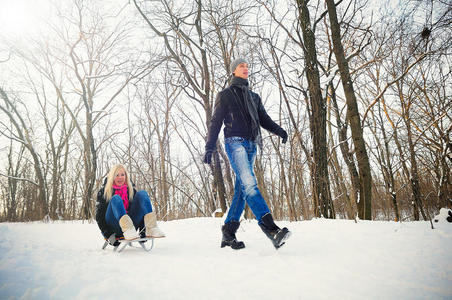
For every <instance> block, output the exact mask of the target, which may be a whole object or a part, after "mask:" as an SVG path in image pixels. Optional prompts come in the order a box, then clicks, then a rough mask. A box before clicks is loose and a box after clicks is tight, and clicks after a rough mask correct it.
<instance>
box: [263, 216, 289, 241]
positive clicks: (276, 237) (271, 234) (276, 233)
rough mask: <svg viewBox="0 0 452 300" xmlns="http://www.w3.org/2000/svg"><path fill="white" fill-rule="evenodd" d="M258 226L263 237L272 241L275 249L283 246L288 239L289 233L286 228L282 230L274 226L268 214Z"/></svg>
mask: <svg viewBox="0 0 452 300" xmlns="http://www.w3.org/2000/svg"><path fill="white" fill-rule="evenodd" d="M259 226H260V227H261V229H262V231H263V232H264V233H265V235H266V236H267V237H268V238H269V239H270V240H271V241H272V243H273V246H275V248H276V249H278V248H279V247H281V246H282V245H284V243H285V242H286V240H287V239H288V238H289V237H290V234H291V233H290V231H289V229H287V228H286V227H284V228H283V229H281V228H279V227H278V226H276V224H275V222H274V221H273V217H272V215H271V214H270V213H267V214H265V215H264V216H263V217H262V219H261V221H260V222H259Z"/></svg>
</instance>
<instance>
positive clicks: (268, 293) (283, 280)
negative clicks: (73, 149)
mask: <svg viewBox="0 0 452 300" xmlns="http://www.w3.org/2000/svg"><path fill="white" fill-rule="evenodd" d="M439 219H440V220H439V222H438V223H434V225H435V229H434V230H432V229H431V228H430V223H428V222H406V223H394V222H376V221H374V222H370V221H359V222H358V223H355V222H354V221H349V220H325V219H316V220H312V221H302V222H292V223H290V222H277V223H278V224H279V225H283V226H287V227H289V229H290V230H291V231H292V233H293V234H292V236H291V238H290V239H289V240H288V241H287V244H286V245H285V246H284V247H282V248H281V249H280V250H275V249H274V248H273V246H272V245H271V243H270V241H269V240H268V239H267V238H266V237H265V236H264V234H263V233H262V232H261V231H260V228H259V227H258V226H257V224H256V222H255V221H243V222H242V225H241V227H240V228H239V231H238V234H237V235H238V237H239V239H240V240H243V241H244V242H245V243H246V248H245V249H242V250H238V251H235V250H232V249H230V248H223V249H221V248H220V239H221V234H220V226H221V224H222V219H216V218H195V219H186V220H177V221H170V222H159V226H160V227H161V229H162V230H164V231H165V233H166V234H167V237H166V238H165V239H159V240H157V241H156V242H155V246H154V249H153V250H152V251H151V252H149V253H147V252H144V251H142V250H141V249H140V248H130V247H127V248H126V249H125V250H124V251H123V252H122V253H115V252H113V251H112V248H111V247H109V248H107V249H106V250H101V246H102V244H103V240H102V239H101V235H100V232H99V230H98V228H97V225H96V224H95V223H91V224H90V223H86V222H85V223H82V222H55V223H40V222H37V223H36V222H35V223H3V224H0V237H1V243H0V299H107V298H110V299H159V300H160V299H379V300H382V299H452V223H448V222H447V221H445V217H444V218H439Z"/></svg>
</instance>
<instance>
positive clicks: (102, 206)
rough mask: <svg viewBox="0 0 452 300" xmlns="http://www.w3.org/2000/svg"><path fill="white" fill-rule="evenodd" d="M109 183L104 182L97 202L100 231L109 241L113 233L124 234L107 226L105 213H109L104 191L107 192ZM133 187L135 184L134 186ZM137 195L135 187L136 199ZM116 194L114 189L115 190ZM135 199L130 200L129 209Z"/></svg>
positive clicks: (98, 193) (97, 219) (97, 218)
mask: <svg viewBox="0 0 452 300" xmlns="http://www.w3.org/2000/svg"><path fill="white" fill-rule="evenodd" d="M106 182H107V179H105V180H104V184H103V186H102V188H101V189H100V190H99V192H97V201H96V222H97V225H98V226H99V229H100V231H101V232H102V235H103V236H104V238H106V239H108V238H109V237H110V235H112V234H113V233H117V234H118V235H122V232H115V230H114V228H113V227H111V226H110V225H108V224H107V221H106V220H105V213H106V212H107V208H108V203H107V201H106V199H105V197H104V191H105V184H106ZM132 186H133V184H132ZM127 193H129V190H128V189H127ZM136 193H137V191H136V189H135V187H134V188H133V197H134V198H135V194H136ZM113 194H114V189H113ZM132 201H133V199H129V207H130V205H131V204H132Z"/></svg>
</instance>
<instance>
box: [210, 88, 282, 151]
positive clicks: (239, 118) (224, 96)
mask: <svg viewBox="0 0 452 300" xmlns="http://www.w3.org/2000/svg"><path fill="white" fill-rule="evenodd" d="M250 93H251V98H252V100H253V101H254V102H255V103H256V106H257V108H258V110H257V112H258V116H257V118H258V120H259V124H260V126H261V127H263V128H265V129H267V130H268V131H270V132H272V133H274V134H277V135H279V134H280V132H281V131H282V128H281V127H280V126H279V125H278V124H276V123H275V122H274V121H273V120H272V119H271V118H270V116H269V115H268V114H267V112H266V111H265V108H264V106H263V105H262V100H261V97H259V95H258V94H256V93H254V92H252V91H250ZM223 123H224V137H225V138H228V137H231V136H239V137H243V138H246V139H248V140H252V141H254V140H255V139H256V136H254V135H253V134H252V128H251V116H250V115H249V113H248V111H247V109H246V108H245V103H244V96H243V92H242V91H241V89H240V88H238V87H236V86H230V87H227V88H225V89H224V90H222V91H221V92H219V93H218V95H217V99H216V100H215V107H214V112H213V115H212V120H211V123H210V128H209V132H208V134H207V141H206V151H213V150H214V149H215V144H216V142H217V139H218V134H219V132H220V129H221V126H222V125H223Z"/></svg>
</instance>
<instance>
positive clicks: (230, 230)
mask: <svg viewBox="0 0 452 300" xmlns="http://www.w3.org/2000/svg"><path fill="white" fill-rule="evenodd" d="M239 226H240V222H238V221H229V222H228V223H226V224H224V225H223V226H222V227H221V232H223V239H222V240H221V248H223V247H225V246H231V248H232V249H236V250H237V249H242V248H245V243H244V242H241V241H237V238H236V237H235V233H236V232H237V229H239Z"/></svg>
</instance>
